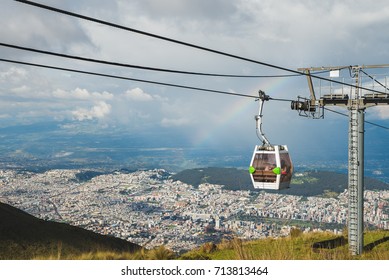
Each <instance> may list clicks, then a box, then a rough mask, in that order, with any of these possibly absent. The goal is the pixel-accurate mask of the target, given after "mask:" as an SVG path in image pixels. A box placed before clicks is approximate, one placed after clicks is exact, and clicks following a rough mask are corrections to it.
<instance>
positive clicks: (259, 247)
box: [180, 231, 389, 260]
mask: <svg viewBox="0 0 389 280" xmlns="http://www.w3.org/2000/svg"><path fill="white" fill-rule="evenodd" d="M336 237H337V236H336V235H334V234H331V233H325V232H324V233H306V234H302V233H301V234H297V235H296V236H294V237H291V236H289V237H284V238H277V239H276V238H266V239H261V240H255V241H247V242H242V241H240V240H238V239H233V240H231V241H224V242H222V243H220V244H218V245H217V246H216V248H215V249H214V250H211V251H207V250H204V248H200V249H197V250H193V251H191V252H188V253H186V254H184V255H182V256H180V259H200V258H202V259H209V260H353V259H361V260H389V241H386V242H382V241H384V240H386V239H385V238H386V237H389V232H387V231H370V232H366V233H365V238H364V243H365V250H364V252H363V253H362V254H361V255H359V256H352V255H351V254H350V253H349V247H348V244H347V243H346V244H345V245H342V246H339V247H336V248H334V249H317V250H313V249H312V245H313V244H314V243H315V242H320V241H325V240H330V239H333V238H336ZM374 242H376V243H377V244H376V245H375V246H373V244H374ZM381 242H382V243H381ZM378 243H380V244H378Z"/></svg>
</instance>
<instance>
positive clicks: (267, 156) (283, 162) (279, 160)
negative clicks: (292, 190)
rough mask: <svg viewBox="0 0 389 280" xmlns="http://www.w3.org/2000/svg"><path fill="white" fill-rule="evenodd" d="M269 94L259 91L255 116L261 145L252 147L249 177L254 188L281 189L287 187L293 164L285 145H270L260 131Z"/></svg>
mask: <svg viewBox="0 0 389 280" xmlns="http://www.w3.org/2000/svg"><path fill="white" fill-rule="evenodd" d="M267 100H269V96H268V95H265V93H264V92H263V91H259V103H260V105H259V114H258V115H257V116H255V119H256V123H257V135H258V138H259V139H260V140H262V145H257V146H255V148H254V152H253V156H252V158H251V163H250V168H249V172H250V177H251V181H252V183H253V186H254V188H256V189H271V190H281V189H286V188H289V184H290V181H291V179H292V173H293V164H292V160H291V159H290V156H289V151H288V147H287V146H286V145H272V144H270V142H269V140H268V139H267V138H266V137H265V134H264V133H263V132H262V110H263V103H264V101H267Z"/></svg>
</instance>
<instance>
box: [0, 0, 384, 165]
mask: <svg viewBox="0 0 389 280" xmlns="http://www.w3.org/2000/svg"><path fill="white" fill-rule="evenodd" d="M1 2H2V9H1V11H0V22H1V26H2V27H1V28H0V38H1V39H0V40H1V42H3V43H7V44H15V45H21V46H25V47H31V48H37V49H43V50H48V51H53V52H60V53H66V54H70V55H76V56H84V57H89V58H95V59H101V60H110V61H115V62H121V63H128V64H138V65H144V66H150V67H159V68H169V69H177V70H183V71H199V72H212V73H224V74H242V75H274V74H289V73H285V72H282V71H279V70H277V69H273V68H269V67H264V66H261V65H256V64H252V63H248V62H243V61H239V60H234V59H232V58H227V57H223V56H218V55H216V54H210V53H207V52H204V51H200V50H195V49H191V48H187V47H184V46H179V45H174V44H172V43H168V42H164V41H160V40H157V39H152V38H149V37H145V36H142V35H139V34H135V33H130V32H125V31H123V30H117V29H112V28H110V27H107V26H103V25H99V24H96V23H92V22H86V21H82V20H80V19H75V18H71V17H68V16H65V15H59V14H56V13H52V12H49V11H45V10H42V9H39V8H35V7H31V6H28V5H25V4H21V3H18V2H15V1H11V0H1ZM36 2H39V3H43V4H47V5H51V6H55V7H58V8H61V9H65V10H70V11H73V12H76V13H80V14H84V15H88V16H91V17H96V18H99V19H102V20H105V21H110V22H114V23H117V24H120V25H124V26H128V27H132V28H136V29H140V30H144V31H146V32H150V33H155V34H159V35H162V36H166V37H170V38H175V39H177V40H182V41H185V42H189V43H193V44H197V45H200V46H204V47H208V48H213V49H217V50H220V51H223V52H228V53H232V54H236V55H239V56H243V57H247V58H251V59H254V60H258V61H262V62H265V63H270V64H275V65H278V66H281V67H286V68H290V69H293V70H296V69H297V68H299V67H310V66H337V65H358V64H359V65H362V64H364V65H370V64H385V63H388V62H389V38H388V36H387V30H388V28H389V18H388V16H387V15H388V14H389V5H388V4H387V3H386V1H383V0H382V1H375V2H374V5H372V4H371V3H369V2H368V1H298V0H296V1H270V0H267V1H254V0H234V1H233V0H223V1H222V0H215V1H208V0H200V1H190V0H164V1H160V0H127V1H123V0H112V1H96V0H94V1H91V0H84V1H70V0H69V1H64V0H61V1H56V0H50V1H49V0H40V1H36ZM0 50H1V53H0V56H1V58H7V59H14V60H23V61H27V62H33V63H42V64H50V65H55V66H60V67H68V68H77V69H82V70H86V71H94V72H102V73H107V74H112V75H120V76H126V77H133V78H137V79H146V80H154V81H160V82H167V83H175V84H182V85H189V86H197V87H203V88H210V89H216V90H221V91H227V92H234V93H242V94H248V95H256V94H257V92H258V90H259V89H261V90H263V91H265V92H266V94H268V95H270V96H272V97H275V98H287V99H294V98H296V97H297V96H298V95H300V96H305V97H308V96H309V92H308V87H307V83H306V79H305V77H294V78H266V79H263V78H258V79H244V78H229V79H227V78H215V77H196V76H185V75H178V74H167V73H157V72H150V71H142V70H136V69H130V68H119V67H112V66H103V65H96V64H92V63H86V62H80V61H72V60H65V59H60V58H55V57H49V56H44V55H40V54H34V53H28V52H22V51H19V50H15V49H10V48H5V47H0ZM374 71H375V70H372V71H369V73H371V74H376V72H377V73H379V74H386V73H387V69H385V70H382V69H381V70H380V71H379V72H378V70H377V71H375V72H374ZM342 75H344V76H345V77H346V79H348V78H349V76H348V73H347V71H344V72H343V71H342ZM388 76H389V75H388ZM379 77H380V78H379V79H381V80H383V79H384V78H383V77H384V76H379ZM0 106H1V108H2V110H1V112H0V128H6V127H9V126H20V125H26V124H28V125H33V124H37V123H42V122H56V123H58V129H59V130H62V131H63V132H64V133H70V134H71V133H78V134H82V133H85V134H88V135H92V136H93V135H102V134H104V133H105V132H106V133H107V134H109V133H111V132H112V131H116V132H117V133H118V134H121V133H123V134H126V135H131V134H132V135H136V136H137V137H139V138H142V137H144V138H145V139H146V138H147V141H145V143H150V138H151V140H152V141H154V143H155V144H153V146H155V147H158V141H159V138H160V137H161V135H162V134H163V135H166V134H167V133H168V134H169V137H170V136H171V143H173V144H172V145H173V146H174V145H177V146H185V147H201V146H208V147H220V146H223V147H226V150H228V147H248V150H249V151H251V150H252V148H253V146H254V145H255V144H256V143H257V142H258V141H257V138H256V134H255V122H254V115H255V114H257V106H258V104H257V102H255V101H254V100H253V99H250V98H243V97H234V96H226V95H220V94H211V93H206V92H196V91H189V90H184V89H177V88H170V87H163V86H156V85H151V84H145V83H139V82H130V81H121V80H114V79H109V78H101V77H93V76H86V75H81V74H75V73H67V72H61V71H53V70H45V69H39V68H33V67H28V66H21V65H15V64H9V63H5V62H0ZM332 109H337V108H332ZM343 112H344V111H343ZM264 114H265V115H264V130H265V133H266V135H267V136H268V138H269V140H270V141H271V142H272V143H275V144H287V145H289V146H290V147H291V148H292V149H293V150H294V153H295V154H298V157H300V158H304V155H305V154H306V155H307V157H312V156H317V157H318V158H325V157H326V156H328V152H325V151H334V153H335V154H337V153H339V152H343V153H344V155H347V151H345V150H344V148H345V147H346V146H347V118H344V117H341V116H339V115H334V114H331V113H326V117H325V119H324V120H310V119H305V118H301V117H299V116H298V114H297V112H295V111H291V110H290V104H289V103H287V102H274V101H269V102H268V103H266V104H265V109H264ZM366 117H367V119H368V120H370V121H375V122H377V123H380V124H383V125H389V122H388V119H389V108H387V107H377V108H371V109H368V110H367V114H366ZM370 131H371V132H370ZM375 131H376V129H373V128H370V127H369V126H367V133H371V134H372V135H374V133H375ZM20 133H21V134H23V131H22V130H21V131H20ZM380 133H381V132H380ZM384 135H386V134H384ZM368 139H374V138H373V137H371V136H370V138H368ZM165 142H166V141H165ZM367 144H369V143H367ZM129 145H131V143H129ZM145 145H146V144H145ZM147 145H149V144H147ZM164 145H166V143H164Z"/></svg>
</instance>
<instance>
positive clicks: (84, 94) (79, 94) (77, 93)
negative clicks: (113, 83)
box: [53, 88, 114, 101]
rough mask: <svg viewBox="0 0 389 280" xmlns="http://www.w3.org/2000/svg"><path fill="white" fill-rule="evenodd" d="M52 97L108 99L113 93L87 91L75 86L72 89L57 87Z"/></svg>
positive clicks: (111, 97)
mask: <svg viewBox="0 0 389 280" xmlns="http://www.w3.org/2000/svg"><path fill="white" fill-rule="evenodd" d="M53 97H56V98H60V99H77V100H92V101H93V100H110V99H113V97H114V96H113V94H112V93H109V92H106V91H104V92H101V93H100V92H89V91H88V90H87V89H81V88H76V89H75V90H72V91H66V90H63V89H57V90H55V91H54V92H53Z"/></svg>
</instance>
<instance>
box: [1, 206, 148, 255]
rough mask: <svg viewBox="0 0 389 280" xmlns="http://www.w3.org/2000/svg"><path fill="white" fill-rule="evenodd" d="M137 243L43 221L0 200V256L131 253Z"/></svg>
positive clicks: (136, 248) (135, 249) (137, 248)
mask: <svg viewBox="0 0 389 280" xmlns="http://www.w3.org/2000/svg"><path fill="white" fill-rule="evenodd" d="M140 249H141V247H140V246H138V245H136V244H133V243H130V242H127V241H125V240H122V239H119V238H115V237H111V236H104V235H100V234H97V233H94V232H90V231H87V230H84V229H82V228H78V227H74V226H70V225H67V224H62V223H56V222H49V221H43V220H40V219H38V218H35V217H33V216H31V215H29V214H27V213H25V212H23V211H21V210H18V209H16V208H14V207H12V206H9V205H7V204H3V203H0V259H3V260H4V259H34V258H55V259H68V258H73V257H74V256H79V255H82V254H85V255H88V254H89V256H90V258H92V255H91V253H94V252H113V253H115V254H123V253H134V252H136V251H139V250H140Z"/></svg>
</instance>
